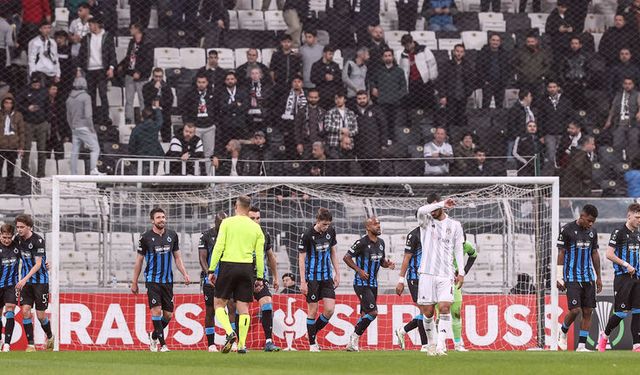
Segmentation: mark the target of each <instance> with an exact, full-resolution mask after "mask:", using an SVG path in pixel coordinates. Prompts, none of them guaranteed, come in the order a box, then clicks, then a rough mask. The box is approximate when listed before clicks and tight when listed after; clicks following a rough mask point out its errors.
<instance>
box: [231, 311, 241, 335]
mask: <svg viewBox="0 0 640 375" xmlns="http://www.w3.org/2000/svg"><path fill="white" fill-rule="evenodd" d="M234 317H235V319H234V321H233V323H231V328H233V330H234V331H235V332H236V335H238V336H240V331H239V330H238V327H240V313H239V312H238V310H236V314H235V315H234Z"/></svg>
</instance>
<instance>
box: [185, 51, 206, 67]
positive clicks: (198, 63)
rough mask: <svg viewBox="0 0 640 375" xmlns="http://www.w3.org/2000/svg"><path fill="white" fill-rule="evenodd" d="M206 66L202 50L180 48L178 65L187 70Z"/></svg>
mask: <svg viewBox="0 0 640 375" xmlns="http://www.w3.org/2000/svg"><path fill="white" fill-rule="evenodd" d="M205 64H206V57H205V52H204V49H202V48H180V65H181V66H182V67H183V68H187V69H200V68H201V67H203V66H204V65H205Z"/></svg>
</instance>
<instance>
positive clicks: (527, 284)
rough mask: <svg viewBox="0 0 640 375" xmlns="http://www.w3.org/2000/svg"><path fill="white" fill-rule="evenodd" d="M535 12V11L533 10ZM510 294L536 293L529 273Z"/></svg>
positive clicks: (521, 8)
mask: <svg viewBox="0 0 640 375" xmlns="http://www.w3.org/2000/svg"><path fill="white" fill-rule="evenodd" d="M536 1H537V2H538V10H537V11H538V12H539V11H540V0H534V3H533V4H534V7H535V4H536ZM522 4H523V3H520V13H522V12H524V6H523V5H522ZM524 4H525V5H526V4H527V3H526V1H524ZM534 12H535V11H534ZM509 293H511V294H536V287H535V285H533V282H532V279H531V276H530V275H529V274H526V273H519V274H518V282H517V283H516V285H515V286H514V287H513V288H511V291H510V292H509Z"/></svg>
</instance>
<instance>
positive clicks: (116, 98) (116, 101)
mask: <svg viewBox="0 0 640 375" xmlns="http://www.w3.org/2000/svg"><path fill="white" fill-rule="evenodd" d="M97 97H98V98H99V97H100V96H97ZM107 98H108V99H109V107H122V106H123V105H124V95H123V94H122V88H120V87H116V86H111V87H109V89H108V90H107Z"/></svg>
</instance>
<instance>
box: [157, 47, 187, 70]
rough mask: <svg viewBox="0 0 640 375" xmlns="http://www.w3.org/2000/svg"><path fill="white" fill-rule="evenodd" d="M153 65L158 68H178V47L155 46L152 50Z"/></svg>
mask: <svg viewBox="0 0 640 375" xmlns="http://www.w3.org/2000/svg"><path fill="white" fill-rule="evenodd" d="M153 62H154V65H155V66H157V67H159V68H179V67H180V62H181V61H180V50H179V49H178V48H167V47H161V48H155V49H154V50H153Z"/></svg>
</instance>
